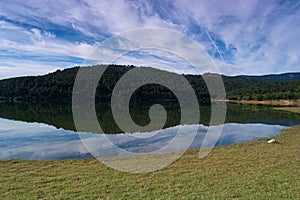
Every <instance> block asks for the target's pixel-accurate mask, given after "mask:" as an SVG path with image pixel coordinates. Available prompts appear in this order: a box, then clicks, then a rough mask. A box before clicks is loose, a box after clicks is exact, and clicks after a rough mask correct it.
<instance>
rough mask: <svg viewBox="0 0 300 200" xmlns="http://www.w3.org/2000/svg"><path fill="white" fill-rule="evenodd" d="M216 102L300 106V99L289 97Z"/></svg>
mask: <svg viewBox="0 0 300 200" xmlns="http://www.w3.org/2000/svg"><path fill="white" fill-rule="evenodd" d="M215 101H216V102H227V103H241V104H253V105H272V106H296V107H298V106H300V99H296V100H287V99H279V100H263V101H258V100H230V99H225V100H215Z"/></svg>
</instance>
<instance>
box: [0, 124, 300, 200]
mask: <svg viewBox="0 0 300 200" xmlns="http://www.w3.org/2000/svg"><path fill="white" fill-rule="evenodd" d="M299 131H300V126H293V127H292V128H289V129H285V130H283V131H282V132H281V133H280V134H279V135H278V136H275V137H274V138H275V139H276V141H278V142H277V143H274V144H267V142H257V141H252V142H246V143H240V144H232V145H229V146H224V147H221V148H216V149H212V151H211V152H210V153H209V154H208V155H207V156H206V157H204V158H202V159H199V150H198V149H197V150H188V151H187V152H186V153H185V154H184V155H183V156H182V157H181V158H179V159H178V160H177V161H176V162H174V163H173V164H171V165H170V166H168V167H166V168H163V169H161V170H158V171H154V172H150V173H142V174H134V173H133V174H132V173H124V172H120V171H116V170H113V169H111V168H108V167H107V166H105V165H104V164H102V163H100V162H99V161H97V160H96V159H88V160H62V161H60V160H50V161H32V160H31V161H25V160H3V161H0V166H1V167H0V181H1V182H2V183H5V184H3V185H2V187H0V197H3V198H4V199H13V197H18V198H20V199H32V198H45V197H49V196H51V198H59V199H62V198H63V199H65V198H71V199H75V198H85V199H99V198H101V199H107V198H113V199H120V198H123V197H126V198H131V199H132V198H138V199H150V198H157V199H164V198H167V197H168V198H173V199H176V198H187V197H201V196H203V197H205V198H210V199H213V198H218V199H219V198H221V199H231V198H234V197H237V196H238V197H240V198H244V199H254V198H257V197H260V198H263V199H267V198H269V197H270V196H272V198H274V199H286V198H293V199H298V198H299V197H300V193H299V183H300V182H299V180H300V179H299V178H300V177H299V173H298V172H299V161H300V160H299V159H300V157H299V143H298V141H299V139H300V134H299V133H300V132H299ZM295 158H296V159H295ZM28 177H30V178H28ZM245 185H247V187H245ZM12 188H13V189H12ZM212 191H214V192H212ZM266 191H267V192H266Z"/></svg>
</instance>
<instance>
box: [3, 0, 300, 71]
mask: <svg viewBox="0 0 300 200" xmlns="http://www.w3.org/2000/svg"><path fill="white" fill-rule="evenodd" d="M299 5H300V2H281V3H280V2H277V1H257V0H255V1H234V0H230V1H227V2H226V3H224V2H221V1H216V0H212V1H196V0H187V1H181V0H176V1H172V2H169V1H159V2H156V1H155V2H152V1H125V0H112V1H96V0H82V1H75V0H74V1H72V0H70V1H51V2H47V4H45V2H44V1H41V0H35V1H33V0H29V1H26V2H24V1H17V0H16V1H5V0H4V1H2V2H0V12H1V13H2V16H4V17H5V18H4V20H5V19H9V20H6V21H1V20H0V30H1V31H0V36H1V37H0V38H1V41H0V42H1V43H0V50H1V49H2V50H14V51H17V50H18V51H24V52H26V53H32V54H36V53H38V54H43V55H60V56H73V57H78V58H85V57H86V56H87V55H88V54H89V52H90V51H91V50H92V49H93V48H94V47H95V45H96V44H97V43H99V42H101V41H102V40H103V39H105V38H107V37H109V36H110V35H113V34H119V33H122V32H124V31H125V32H126V31H128V30H131V29H134V28H143V27H160V28H170V29H173V30H177V31H179V32H184V33H186V34H188V36H190V37H192V38H193V39H195V40H197V41H198V42H200V43H201V44H202V45H203V46H204V47H205V49H206V50H207V51H209V52H210V53H211V54H212V55H213V54H215V53H216V52H217V51H218V50H216V49H214V46H213V45H212V43H211V42H210V41H209V39H208V37H207V33H209V34H212V36H213V37H212V40H213V41H214V42H215V44H216V46H217V47H218V48H219V49H220V52H221V57H224V60H225V61H222V60H219V59H215V62H216V63H217V64H218V66H220V72H222V73H225V74H265V73H278V72H285V71H298V68H299V64H300V58H299V53H298V52H299V50H300V49H299V47H300V41H299V40H298V37H299V35H300V28H299V27H300V26H299V25H300V24H299V20H298V19H299V16H300V9H299V7H300V6H299ZM8 21H10V22H11V23H9V22H8ZM13 22H18V23H16V24H17V25H16V24H13ZM198 29H199V30H198ZM57 30H58V32H59V33H58V34H56V31H57ZM61 32H63V34H64V36H62V35H60V34H61ZM69 32H72V34H73V33H74V34H75V33H76V34H78V35H79V36H78V37H77V38H76V37H73V36H72V34H70V38H66V37H67V35H68V33H69ZM140 37H142V36H140ZM164 37H165V36H161V35H157V40H158V41H157V42H162V43H164V44H165V43H166V42H168V41H170V40H169V39H168V38H164ZM87 38H88V39H87ZM91 38H92V39H91ZM218 40H219V41H218ZM91 41H92V42H91ZM220 42H223V43H224V44H220ZM170 45H171V46H174V48H176V46H177V45H176V41H173V42H172V43H170ZM222 45H224V47H223V46H222ZM231 47H233V48H235V50H234V52H230V48H231ZM227 54H228V55H227ZM13 56H14V55H12V57H13ZM228 57H230V59H228ZM131 59H135V58H131ZM127 60H128V61H130V58H127ZM135 60H136V59H135ZM136 62H137V63H140V62H143V61H142V60H141V61H136ZM145 62H146V61H145ZM147 62H148V61H147ZM161 62H163V61H161ZM132 64H134V63H132ZM160 64H161V63H160ZM224 66H225V67H224ZM169 67H170V68H171V67H173V66H172V65H169ZM182 71H183V70H182Z"/></svg>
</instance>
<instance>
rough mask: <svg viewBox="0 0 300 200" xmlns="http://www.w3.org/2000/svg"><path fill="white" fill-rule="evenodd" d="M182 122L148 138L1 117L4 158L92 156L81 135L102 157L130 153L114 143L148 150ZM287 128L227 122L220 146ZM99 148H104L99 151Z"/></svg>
mask: <svg viewBox="0 0 300 200" xmlns="http://www.w3.org/2000/svg"><path fill="white" fill-rule="evenodd" d="M180 126H183V125H178V126H175V127H169V128H166V129H163V130H162V131H160V133H159V134H156V135H154V136H152V137H149V138H145V137H147V136H148V135H152V133H151V132H147V133H133V134H108V135H104V134H92V133H76V132H73V131H69V130H64V129H61V128H60V129H57V128H55V127H54V126H49V125H46V124H41V123H27V122H21V121H13V120H8V119H3V118H0V127H1V128H0V159H11V158H19V159H34V160H48V159H86V158H91V155H90V154H89V152H88V151H87V150H86V149H85V147H84V146H83V144H82V143H81V141H80V139H79V135H80V137H81V138H82V139H84V140H85V142H86V143H88V144H89V147H91V146H92V147H93V148H92V150H93V155H97V156H99V157H111V156H123V155H126V153H124V154H116V152H114V151H113V146H112V145H113V144H114V145H117V146H118V147H120V148H122V149H125V150H127V151H130V152H133V153H147V152H152V151H154V150H157V149H160V148H161V147H163V146H164V145H166V144H167V143H169V142H170V141H171V140H172V139H173V138H174V136H175V134H176V132H177V129H178V128H180ZM185 126H187V129H186V130H188V128H189V127H190V128H193V127H192V126H196V125H185ZM283 128H286V127H285V126H280V125H267V124H259V123H251V124H237V123H226V124H225V125H224V128H223V131H222V134H221V137H220V138H219V140H218V142H217V145H216V147H218V146H221V145H228V144H232V143H239V142H244V141H249V140H254V139H256V138H260V137H269V136H272V135H276V134H279V133H280V131H281V130H282V129H283ZM206 131H207V126H204V125H200V126H199V127H198V132H197V135H196V137H195V140H194V142H193V143H192V145H191V147H190V148H199V147H201V145H202V141H203V138H204V136H205V134H206ZM141 134H143V137H139V136H140V135H141ZM187 134H188V132H187ZM104 137H108V138H109V139H110V140H111V143H103V141H105V140H103V139H104ZM100 146H101V147H103V146H105V147H106V148H105V151H103V148H99V147H100ZM182 148H183V147H181V146H180V145H178V146H176V148H174V149H171V151H172V152H173V151H181V150H183V149H182ZM99 149H102V150H101V151H98V150H99ZM165 153H167V152H165Z"/></svg>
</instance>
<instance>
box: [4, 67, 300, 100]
mask: <svg viewBox="0 0 300 200" xmlns="http://www.w3.org/2000/svg"><path fill="white" fill-rule="evenodd" d="M93 67H103V66H93ZM132 68H134V66H120V65H110V66H109V67H108V68H107V69H106V71H105V72H104V74H103V76H102V77H101V79H100V81H99V85H98V88H97V92H96V100H98V101H109V100H110V97H111V93H112V91H113V88H114V87H115V85H116V83H117V82H118V80H119V79H120V78H121V77H122V76H123V75H124V74H125V73H126V72H128V71H129V70H131V69H132ZM78 69H79V67H75V68H70V69H65V70H63V71H60V70H58V71H56V72H54V73H50V74H47V75H44V76H30V77H20V78H11V79H6V80H0V100H1V101H13V100H15V101H21V100H26V101H41V100H42V101H70V100H71V98H72V91H73V85H74V81H75V77H76V74H77V72H78ZM151 70H153V71H155V72H160V73H161V74H162V75H163V76H165V77H168V76H170V75H171V76H175V77H176V76H179V75H177V74H174V73H171V72H166V71H162V70H159V69H154V68H151ZM299 74H300V73H293V74H288V75H287V74H282V75H266V76H260V77H253V76H236V77H229V76H224V75H222V78H223V81H224V85H225V88H226V93H227V98H228V99H246V100H251V99H255V100H265V99H300V80H299V78H298V77H299ZM184 76H185V78H186V79H187V80H188V81H189V82H190V83H191V85H192V87H193V89H194V91H195V93H196V95H197V97H198V99H199V100H200V101H201V102H208V101H210V95H209V93H208V90H207V87H206V84H205V82H204V80H203V78H202V76H200V75H184ZM203 76H213V74H204V75H203ZM286 77H293V79H295V80H291V81H290V80H288V79H287V78H286ZM286 80H288V81H286ZM180 89H181V92H183V93H184V92H185V91H184V88H179V90H180ZM212 98H218V97H212ZM132 99H133V101H152V100H176V97H175V96H174V94H173V93H172V92H171V91H170V90H168V89H167V88H166V87H163V86H160V85H156V84H147V85H144V86H142V87H140V88H139V89H138V90H137V91H136V92H135V93H134V95H133V97H132Z"/></svg>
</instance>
